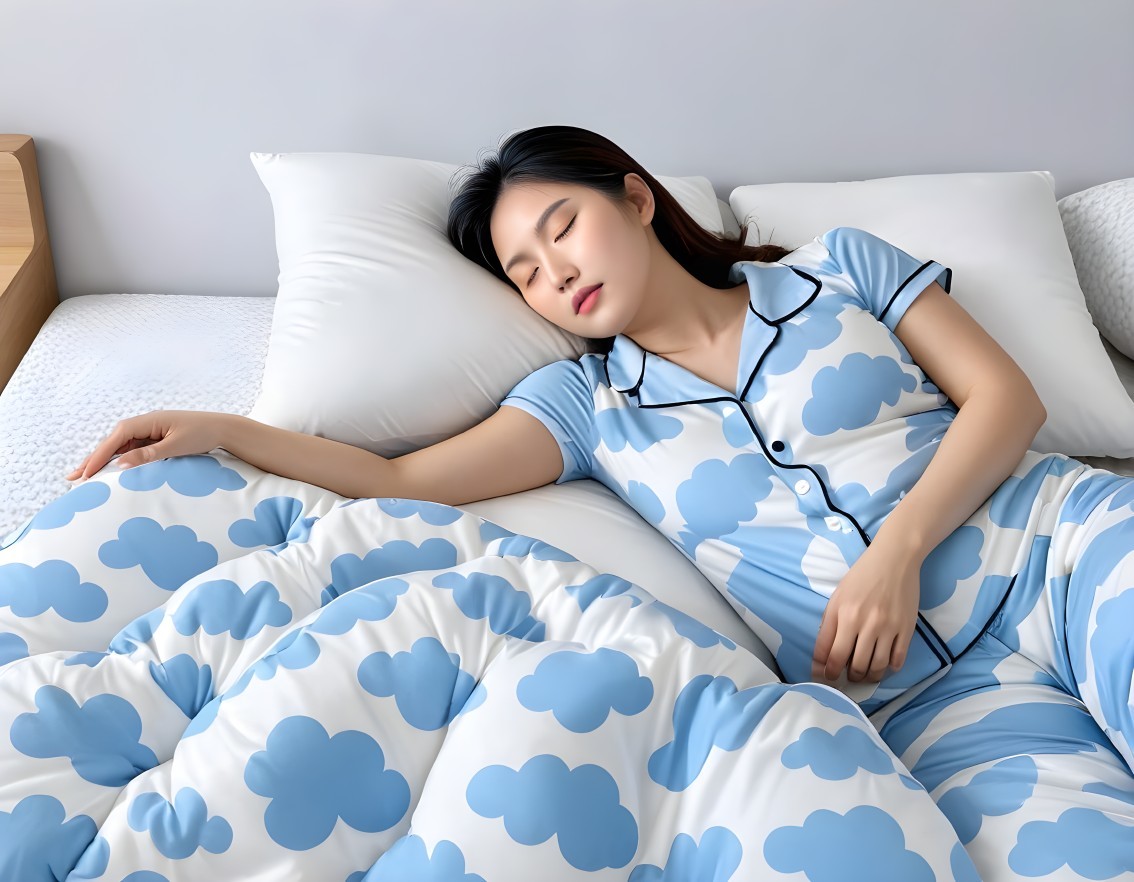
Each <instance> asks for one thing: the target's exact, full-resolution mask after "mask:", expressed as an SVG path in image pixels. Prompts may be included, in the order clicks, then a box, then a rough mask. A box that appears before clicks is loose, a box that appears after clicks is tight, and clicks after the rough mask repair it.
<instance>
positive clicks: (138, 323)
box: [0, 294, 776, 671]
mask: <svg viewBox="0 0 1134 882" xmlns="http://www.w3.org/2000/svg"><path fill="white" fill-rule="evenodd" d="M274 303H275V298H273V297H210V296H201V297H196V296H192V295H162V294H99V295H88V296H83V297H75V298H70V299H68V300H65V301H64V302H63V303H61V304H60V305H59V306H58V307H56V309H55V311H54V312H53V313H52V314H51V316H50V317H49V318H48V320H47V322H46V323H45V324H44V326H43V328H42V329H41V330H40V332H39V334H38V336H37V337H36V339H35V341H34V342H33V343H32V346H31V348H30V349H29V350H28V353H27V355H26V356H25V357H24V359H23V361H22V362H21V363H20V366H19V367H18V368H17V370H16V372H15V374H14V375H13V376H12V379H11V381H10V382H9V384H8V386H7V388H6V389H5V390H4V391H3V393H0V475H2V476H3V478H2V480H3V484H2V487H3V492H2V493H0V548H2V547H3V546H4V544H5V540H12V539H14V538H15V534H16V531H17V529H18V528H19V527H21V526H23V525H24V523H25V522H26V521H27V520H28V519H29V518H30V517H32V516H33V515H34V514H35V513H36V512H38V511H39V510H40V509H41V508H42V507H43V506H44V505H46V504H47V503H48V502H50V501H52V500H53V499H56V498H58V497H59V496H61V495H62V494H63V493H65V492H66V491H67V490H68V489H69V488H70V487H71V484H70V483H69V482H68V481H67V480H65V478H64V475H66V474H67V473H69V472H70V471H71V470H73V469H74V468H75V467H76V466H77V465H78V464H79V463H80V462H81V461H82V460H83V458H84V457H85V456H86V455H87V454H88V453H89V452H90V451H91V450H92V449H93V448H94V447H95V445H97V444H98V442H99V441H101V440H102V439H103V438H104V437H105V436H106V434H107V433H108V432H109V431H110V430H111V429H112V428H113V426H114V424H115V423H116V422H117V421H118V420H120V419H122V418H124V417H129V416H134V415H136V414H139V413H146V412H148V411H151V410H157V409H159V408H162V409H166V410H211V411H222V412H226V413H239V414H245V413H247V412H248V411H249V410H251V408H252V405H253V403H254V402H255V399H256V395H257V394H258V392H259V389H260V377H261V374H262V372H263V366H264V358H265V355H266V353H267V345H268V337H269V334H270V332H271V321H272V307H273V305H274ZM461 508H463V509H465V510H467V511H471V512H473V513H474V514H477V515H480V516H481V517H484V518H487V519H488V520H491V521H494V522H495V523H498V524H500V525H501V526H503V527H506V528H507V529H510V530H513V531H514V532H516V533H521V534H524V535H529V536H536V537H539V538H540V539H543V540H544V541H546V542H549V543H551V544H552V545H555V546H557V547H559V548H562V549H564V550H565V551H567V552H569V553H571V554H573V555H575V556H576V557H578V558H579V559H580V560H583V561H586V562H587V563H589V564H591V565H592V566H594V567H596V568H597V569H599V570H600V571H603V572H610V573H614V574H615V575H618V576H621V577H622V578H624V579H626V580H628V581H630V582H634V583H636V584H639V585H641V586H642V587H643V588H645V589H646V590H647V591H649V592H651V593H652V594H653V595H654V596H655V597H657V598H658V599H659V600H662V601H663V602H665V603H668V604H669V605H670V606H673V607H675V608H677V609H679V610H681V611H682V612H684V613H686V614H688V615H690V616H692V617H694V618H695V619H698V620H700V621H701V622H704V623H705V624H707V625H709V626H710V627H711V628H714V629H715V630H717V631H719V632H720V633H722V634H724V635H726V636H727V637H729V638H731V639H732V640H734V641H735V642H736V643H737V644H739V645H740V646H742V647H744V648H746V649H748V650H749V651H751V652H752V653H754V654H755V655H756V656H757V657H758V658H760V659H762V660H763V661H764V662H765V663H766V664H767V665H768V666H769V667H770V668H771V669H772V670H773V671H775V670H776V667H775V661H774V660H773V658H772V655H771V653H770V652H769V651H768V649H767V648H766V647H765V646H764V645H763V644H762V643H761V642H760V640H759V639H758V638H757V637H756V636H755V635H754V634H753V632H752V631H751V629H749V628H748V627H747V626H746V625H745V624H744V622H743V621H742V619H741V618H740V616H739V615H738V614H737V613H736V612H735V611H734V610H733V608H732V607H731V606H729V604H728V602H727V601H726V600H725V599H724V598H723V597H722V596H721V595H720V594H719V593H718V592H717V591H716V589H715V588H714V587H713V586H712V584H711V583H710V582H709V581H708V580H707V579H705V577H704V576H703V575H702V574H701V573H700V572H698V570H697V569H696V567H694V566H693V564H692V563H691V562H690V561H689V560H688V559H687V558H685V557H684V556H683V555H682V554H681V553H680V552H679V551H678V550H677V549H676V548H674V547H673V546H672V545H671V544H670V543H669V541H668V540H666V538H665V537H664V536H663V535H662V534H661V533H659V532H658V531H657V530H656V529H654V528H653V527H652V526H650V525H649V524H647V523H646V522H645V521H644V520H642V518H641V517H640V516H639V515H638V513H637V512H635V511H634V510H633V509H632V508H630V507H629V506H627V505H626V504H625V503H624V502H622V500H620V499H619V498H618V497H617V496H616V495H615V494H613V493H612V492H611V491H610V490H608V489H607V488H606V487H604V486H602V485H601V484H599V483H598V482H597V481H572V482H570V483H568V484H552V485H548V486H545V487H537V488H536V489H534V490H529V491H526V492H524V493H516V494H512V495H510V496H502V497H498V498H495V499H485V500H481V501H480V502H476V503H470V504H468V505H463V506H461Z"/></svg>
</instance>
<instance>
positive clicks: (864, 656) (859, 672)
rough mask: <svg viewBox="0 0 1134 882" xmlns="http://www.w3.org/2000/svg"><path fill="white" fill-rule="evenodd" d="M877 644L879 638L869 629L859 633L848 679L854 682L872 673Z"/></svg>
mask: <svg viewBox="0 0 1134 882" xmlns="http://www.w3.org/2000/svg"><path fill="white" fill-rule="evenodd" d="M877 646H878V640H877V639H876V638H875V636H874V635H873V634H871V633H869V632H868V631H864V632H860V633H859V635H858V639H857V640H856V641H855V644H854V655H852V656H851V660H850V665H849V666H848V667H849V670H848V671H847V679H848V680H850V681H851V682H852V683H858V682H861V680H862V679H863V678H864V677H865V676H866V675H867V674H868V673H870V665H871V664H872V663H873V660H874V653H875V652H876V651H877ZM886 658H887V659H888V658H889V655H887V656H886Z"/></svg>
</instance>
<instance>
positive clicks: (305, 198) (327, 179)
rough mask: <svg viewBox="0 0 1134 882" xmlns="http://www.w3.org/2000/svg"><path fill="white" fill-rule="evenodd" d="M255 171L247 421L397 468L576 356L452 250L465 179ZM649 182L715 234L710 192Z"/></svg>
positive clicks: (322, 163) (696, 183)
mask: <svg viewBox="0 0 1134 882" xmlns="http://www.w3.org/2000/svg"><path fill="white" fill-rule="evenodd" d="M250 156H251V159H252V163H253V165H254V167H255V169H256V172H257V174H259V176H260V180H261V181H262V182H263V184H264V186H265V187H266V188H267V190H268V193H269V195H270V196H271V201H272V210H273V213H274V216H275V231H276V250H277V252H278V254H279V264H280V274H279V292H278V294H277V297H276V304H275V310H274V313H273V316H272V333H271V339H270V341H269V344H268V354H267V358H266V361H265V365H264V378H263V382H262V385H261V389H260V395H259V398H258V399H257V401H256V404H255V405H254V406H253V408H252V410H251V411H250V412H249V414H248V415H249V416H250V417H251V418H252V419H255V420H258V421H260V422H263V423H267V424H269V425H274V426H279V427H282V428H285V429H292V430H294V431H299V432H307V433H309V434H313V435H320V436H322V437H325V438H333V439H334V440H336V441H342V442H344V443H347V444H352V445H354V446H356V447H362V448H365V449H367V450H370V451H372V452H374V453H378V454H380V455H382V456H386V457H391V456H400V455H402V454H404V453H409V452H411V451H414V450H417V449H420V448H422V447H428V446H429V445H431V444H434V443H436V442H438V441H442V440H444V439H446V438H449V437H452V436H453V435H456V434H458V433H460V432H462V431H464V430H465V429H468V428H470V427H471V426H473V425H475V424H477V423H479V422H480V421H482V420H484V419H485V418H486V417H488V416H490V415H491V414H492V413H493V411H495V410H496V408H497V406H498V405H499V403H500V401H501V400H503V398H504V396H505V395H507V394H508V390H510V389H511V388H512V387H513V386H515V385H516V383H518V382H519V381H520V380H521V379H523V378H524V377H525V376H527V375H528V374H529V373H531V372H532V371H534V370H535V369H537V368H539V367H542V366H543V365H545V364H550V363H551V362H553V361H558V360H560V359H564V358H578V357H579V356H580V355H582V354H583V352H584V351H585V341H584V340H583V339H582V338H580V337H576V336H575V335H573V334H569V333H567V332H566V331H564V330H562V329H561V328H559V327H557V326H556V325H554V324H552V323H551V322H548V321H546V320H545V319H543V318H542V317H540V316H539V315H538V314H537V313H536V312H535V311H534V310H532V309H531V308H529V307H528V306H527V305H526V304H525V303H524V302H523V300H521V299H520V297H519V296H518V295H517V294H516V293H515V291H514V290H513V289H512V288H510V287H509V286H508V285H507V284H505V283H504V282H503V281H501V280H500V279H497V278H496V277H495V276H493V275H492V274H491V273H489V272H488V271H487V270H485V269H483V268H481V267H479V266H477V265H476V264H474V263H473V262H472V261H471V260H469V259H468V258H466V257H464V256H463V255H462V254H461V253H460V252H459V251H457V249H456V248H454V247H453V245H452V243H450V242H449V239H448V237H447V235H446V232H445V226H446V222H447V216H448V209H449V202H450V200H451V198H452V193H453V190H451V189H450V187H451V184H452V185H454V186H455V184H456V183H459V181H456V180H453V174H454V172H456V171H457V170H458V169H459V168H460V166H457V165H449V164H447V163H440V162H430V161H427V160H420V159H412V158H406V157H401V156H384V155H374V154H366V153H252V154H250ZM658 181H659V183H660V184H661V185H662V186H663V187H665V188H666V189H667V190H668V191H669V192H670V193H672V194H673V196H674V197H675V198H676V199H677V200H678V202H679V203H681V205H682V206H683V207H684V208H685V209H686V210H687V211H689V212H690V214H691V215H693V217H694V218H695V219H696V220H697V221H698V222H699V223H701V224H702V225H703V226H705V227H707V228H708V229H712V230H715V231H717V232H721V231H723V228H724V224H723V221H722V218H721V212H720V208H719V204H718V201H717V196H716V192H715V191H714V190H713V187H712V184H710V182H709V180H708V179H707V178H704V177H685V178H671V177H658Z"/></svg>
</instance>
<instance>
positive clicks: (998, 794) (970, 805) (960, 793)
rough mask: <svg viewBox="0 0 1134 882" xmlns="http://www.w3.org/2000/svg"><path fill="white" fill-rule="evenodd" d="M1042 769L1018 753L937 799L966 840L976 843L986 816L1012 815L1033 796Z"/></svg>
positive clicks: (966, 841) (959, 836)
mask: <svg viewBox="0 0 1134 882" xmlns="http://www.w3.org/2000/svg"><path fill="white" fill-rule="evenodd" d="M1038 780H1039V772H1038V770H1037V769H1036V761H1035V760H1034V759H1032V758H1031V757H1030V756H1014V757H1010V758H1008V759H1006V760H1003V761H1001V762H998V763H997V764H996V765H994V766H992V767H990V768H988V769H985V770H984V771H983V772H979V773H977V774H976V775H974V776H973V778H972V780H971V781H969V783H968V784H963V785H961V786H960V787H953V788H951V789H950V790H947V791H946V792H945V793H944V794H942V796H941V798H940V799H938V800H937V807H938V808H940V809H941V811H943V812H944V813H945V816H946V817H947V818H948V819H949V821H950V822H951V823H952V824H953V829H955V830H956V831H957V837H958V838H959V839H960V840H961V842H962V843H966V844H967V843H969V842H972V841H973V839H975V838H976V835H977V833H979V832H980V827H981V824H982V823H983V822H984V819H985V818H988V817H993V816H996V815H1009V814H1011V813H1012V812H1014V811H1016V810H1017V809H1019V808H1022V807H1023V805H1024V803H1025V802H1027V801H1028V799H1029V798H1030V797H1031V795H1032V792H1033V791H1034V790H1035V787H1036V781H1038Z"/></svg>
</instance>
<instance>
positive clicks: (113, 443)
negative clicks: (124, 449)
mask: <svg viewBox="0 0 1134 882" xmlns="http://www.w3.org/2000/svg"><path fill="white" fill-rule="evenodd" d="M135 431H145V432H146V435H147V436H148V435H149V432H148V430H146V429H144V428H142V427H141V426H140V424H139V423H137V422H136V421H135V420H132V419H130V420H122V421H121V422H119V423H118V425H116V426H115V427H114V430H113V431H112V432H111V433H110V434H109V435H107V436H106V437H105V438H103V440H102V441H101V442H100V443H99V445H98V446H97V447H96V448H95V449H94V450H93V451H92V452H91V455H90V456H89V457H88V460H89V461H88V462H87V465H86V466H85V467H84V469H83V479H84V480H85V479H87V478H89V477H90V476H91V475H94V474H97V473H98V472H100V471H102V467H103V466H105V465H106V464H107V463H108V462H110V458H111V457H112V456H114V451H116V450H117V449H118V448H119V447H121V446H122V445H123V444H125V443H126V442H127V441H129V440H130V439H132V438H133V437H134V432H135Z"/></svg>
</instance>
